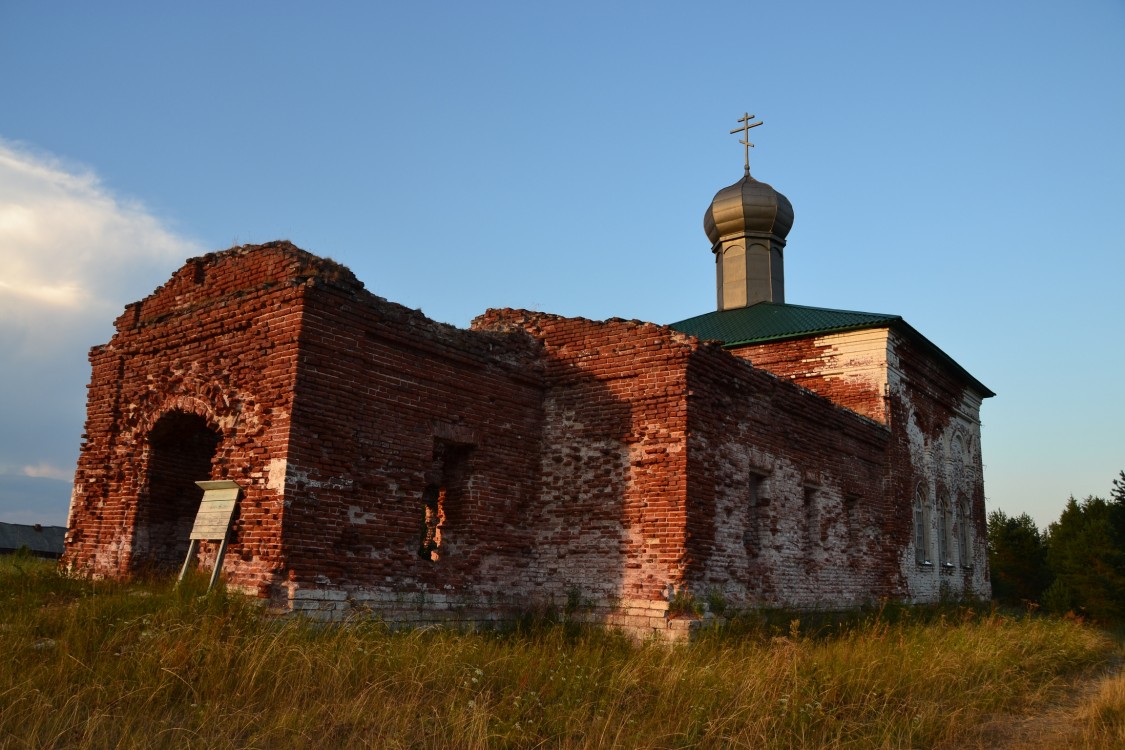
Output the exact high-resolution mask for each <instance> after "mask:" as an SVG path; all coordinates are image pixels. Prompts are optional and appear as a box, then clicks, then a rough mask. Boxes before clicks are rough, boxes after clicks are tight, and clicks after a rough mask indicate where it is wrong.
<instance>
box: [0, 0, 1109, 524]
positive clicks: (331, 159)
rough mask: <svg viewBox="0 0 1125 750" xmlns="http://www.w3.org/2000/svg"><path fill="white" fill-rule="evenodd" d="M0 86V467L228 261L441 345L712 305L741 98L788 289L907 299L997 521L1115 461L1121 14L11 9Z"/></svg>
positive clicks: (42, 441) (890, 301)
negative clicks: (134, 338) (204, 259)
mask: <svg viewBox="0 0 1125 750" xmlns="http://www.w3.org/2000/svg"><path fill="white" fill-rule="evenodd" d="M0 71H3V75H2V76H0V256H2V258H3V261H4V262H3V263H0V351H4V352H5V353H6V356H5V358H4V359H3V360H0V423H2V424H3V425H4V427H5V429H4V430H2V431H0V432H2V433H3V434H2V435H0V474H6V475H9V476H21V477H40V478H43V479H44V480H46V479H51V478H54V479H55V480H58V482H59V483H61V482H62V481H65V480H66V479H67V478H68V477H69V476H70V475H72V473H73V468H74V462H75V460H76V458H77V452H78V447H79V444H80V434H81V432H82V420H83V409H84V405H83V404H84V397H85V389H84V384H85V383H86V381H87V380H88V377H89V371H88V365H87V363H86V359H85V354H86V351H87V349H88V348H89V347H90V346H91V345H93V344H96V343H101V342H104V341H106V340H108V338H109V336H110V334H111V331H112V321H113V318H114V317H116V315H118V314H119V313H120V311H121V309H122V307H123V305H124V304H125V303H127V302H129V301H132V300H135V299H139V298H141V297H144V296H145V295H147V294H148V293H150V292H151V291H152V290H153V289H154V288H155V287H157V286H158V285H159V284H161V283H162V282H163V281H164V280H165V279H166V278H167V277H168V276H169V275H170V274H171V273H172V272H173V271H174V270H175V269H176V268H177V267H178V266H179V265H181V264H182V262H183V261H184V259H186V258H187V257H189V256H192V255H197V254H200V253H203V252H208V251H211V250H217V249H222V248H226V247H229V246H231V245H233V244H243V243H252V242H263V241H268V240H271V239H279V238H285V239H290V240H292V241H293V242H295V243H297V244H298V245H300V246H302V247H304V248H305V249H307V250H310V251H312V252H315V253H318V254H321V255H328V256H331V257H333V258H335V259H336V260H338V261H340V262H342V263H344V264H346V265H347V266H349V267H350V268H352V270H353V271H355V273H356V274H357V275H358V276H359V277H360V278H361V279H363V280H364V281H365V283H366V284H367V286H368V288H370V289H371V290H372V291H374V292H375V293H376V294H379V295H381V296H384V297H388V298H390V299H393V300H396V301H398V302H401V303H403V304H406V305H408V306H411V307H417V308H421V309H422V310H423V311H424V312H425V313H427V314H428V315H430V316H431V317H434V318H437V319H439V320H443V321H447V322H451V323H454V324H457V325H462V326H464V325H467V324H468V322H469V321H470V320H471V319H472V318H473V317H474V316H475V315H477V314H479V313H481V312H483V311H484V310H485V309H486V308H488V307H526V308H533V309H541V310H547V311H551V312H556V313H561V314H566V315H582V316H585V317H590V318H606V317H613V316H620V317H625V318H641V319H646V320H652V321H655V322H660V323H668V322H672V321H676V320H680V319H682V318H685V317H689V316H692V315H696V314H699V313H702V312H706V311H708V310H710V309H713V306H714V292H713V284H714V278H713V273H714V267H713V263H712V259H711V253H710V248H709V244H708V242H707V240H706V237H705V235H704V234H703V230H702V216H703V211H704V209H705V208H706V207H707V205H708V204H709V202H710V200H711V197H712V196H713V195H714V193H715V192H716V191H717V190H718V189H719V188H721V187H723V186H725V185H728V184H730V183H732V182H734V181H735V180H737V179H738V178H739V177H740V176H741V170H742V150H741V147H739V146H738V144H737V139H736V137H735V136H731V135H728V131H729V130H730V129H731V128H733V127H735V126H736V124H737V123H736V121H737V118H738V117H739V116H741V114H742V113H743V112H744V111H749V112H751V113H752V114H756V115H757V116H758V117H759V118H761V119H762V120H764V122H765V124H764V125H763V126H762V127H759V128H756V129H755V130H754V131H752V140H753V141H754V143H755V144H757V146H756V148H755V149H753V150H752V152H751V166H752V171H753V174H754V175H755V177H757V178H758V179H761V180H763V181H766V182H769V183H770V184H772V185H773V186H774V187H776V188H777V189H779V190H781V191H782V192H784V193H785V194H786V195H787V196H788V197H789V199H790V200H791V201H792V203H793V205H794V209H795V214H796V221H795V223H794V228H793V231H792V232H791V234H790V236H789V244H788V246H787V248H786V286H787V289H786V295H787V301H789V302H795V303H799V304H809V305H817V306H823V307H836V308H843V309H853V310H863V311H873V312H883V313H896V314H900V315H902V316H903V317H904V318H906V320H907V321H908V322H910V323H911V324H912V325H913V326H914V327H915V328H917V329H918V330H919V331H921V332H922V333H923V334H925V335H926V336H927V337H928V338H930V339H931V340H932V341H934V342H935V343H937V344H938V345H939V346H941V347H942V348H943V349H945V350H946V351H947V352H948V353H949V354H951V355H952V356H953V357H954V358H956V359H957V360H958V361H959V362H961V364H962V365H964V366H965V367H966V369H968V370H969V371H970V372H972V373H973V374H974V375H975V376H976V377H977V378H979V379H980V380H981V381H982V382H984V383H985V384H986V385H988V386H989V387H991V388H992V389H993V390H995V391H996V392H997V394H998V396H997V397H996V398H994V399H991V400H989V401H987V402H986V403H985V406H984V409H983V412H982V420H983V423H984V431H983V448H984V461H985V465H986V472H985V480H986V494H987V496H988V500H989V505H990V508H1000V509H1003V510H1005V511H1006V512H1008V513H1019V512H1024V511H1026V512H1029V513H1031V514H1032V515H1033V516H1034V517H1035V518H1036V520H1037V521H1038V522H1039V523H1040V524H1041V525H1045V524H1046V523H1048V522H1049V521H1052V520H1054V519H1055V518H1056V517H1057V516H1058V513H1059V511H1060V510H1061V508H1062V506H1063V503H1064V502H1065V500H1066V498H1067V497H1068V496H1069V495H1071V494H1074V495H1076V496H1079V497H1082V496H1085V495H1088V494H1100V495H1103V496H1104V495H1107V494H1108V492H1109V488H1110V483H1111V481H1112V479H1113V478H1114V477H1115V476H1116V475H1117V472H1118V470H1120V469H1122V468H1125V430H1123V425H1125V398H1123V396H1122V393H1121V387H1122V386H1121V384H1122V373H1123V372H1125V336H1123V332H1122V329H1123V324H1125V297H1123V294H1122V287H1123V279H1125V186H1123V179H1125V178H1123V175H1125V146H1123V144H1122V136H1121V131H1122V123H1125V85H1123V83H1122V71H1125V3H1122V2H1120V1H1119V0H1114V1H1110V0H1102V1H1100V2H1099V1H1098V0H1089V1H1083V2H1076V3H1072V4H1069V5H1065V6H1064V5H1061V4H1058V3H1043V2H996V3H979V2H973V3H969V2H959V1H953V2H946V3H941V4H934V3H928V4H922V3H899V2H875V3H872V2H866V3H864V2H860V3H848V4H843V3H830V2H793V3H758V2H745V0H744V1H743V2H737V3H695V4H686V3H660V2H646V3H637V2H617V3H596V4H595V3H586V2H572V3H565V4H557V3H555V4H541V3H526V2H525V3H479V4H467V3H443V2H415V3H409V4H407V3H364V4H360V3H354V4H353V3H322V4H320V5H318V6H316V7H313V6H312V5H311V4H297V3H284V2H280V3H279V2H272V3H257V2H241V3H211V2H202V3H194V4H178V5H175V6H172V5H169V4H153V3H118V2H106V3H99V4H84V3H83V4H80V3H57V4H50V3H42V2H24V1H23V0H5V2H3V3H2V4H0ZM59 514H60V511H58V510H57V509H54V510H50V509H47V508H46V507H44V508H41V509H39V508H35V507H22V508H21V507H14V506H12V505H11V504H9V505H8V506H6V507H0V520H28V519H31V518H32V517H36V518H39V517H41V518H42V520H44V521H46V522H62V521H64V520H65V516H64V517H62V518H60V517H59Z"/></svg>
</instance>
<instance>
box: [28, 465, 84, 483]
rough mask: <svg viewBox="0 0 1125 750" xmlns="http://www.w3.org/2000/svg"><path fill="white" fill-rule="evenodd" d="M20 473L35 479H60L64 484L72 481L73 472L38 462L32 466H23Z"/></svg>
mask: <svg viewBox="0 0 1125 750" xmlns="http://www.w3.org/2000/svg"><path fill="white" fill-rule="evenodd" d="M20 473H21V474H23V475H24V476H25V477H35V478H36V479H62V480H63V481H66V482H69V481H70V480H72V479H74V471H73V470H70V469H60V468H59V467H58V466H55V465H53V464H49V463H47V462H46V461H40V462H39V463H37V464H35V465H34V466H25V467H23V471H21V472H20Z"/></svg>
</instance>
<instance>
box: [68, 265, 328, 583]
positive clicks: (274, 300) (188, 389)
mask: <svg viewBox="0 0 1125 750" xmlns="http://www.w3.org/2000/svg"><path fill="white" fill-rule="evenodd" d="M325 272H329V273H338V272H340V267H339V266H336V264H333V263H331V262H330V261H323V260H321V259H319V258H316V257H315V256H312V255H309V254H308V253H304V252H303V251H299V250H297V249H296V248H294V247H292V246H291V245H289V244H288V243H272V244H270V245H267V246H263V247H243V248H233V249H231V250H228V251H226V252H223V253H216V254H212V255H208V256H205V257H202V258H194V259H192V260H190V261H188V263H187V265H185V266H184V267H183V268H181V269H180V270H179V271H178V272H176V274H175V275H174V276H173V277H172V278H171V279H170V280H169V281H168V282H167V283H166V284H164V285H163V286H162V287H161V288H160V289H158V290H156V291H155V292H154V293H153V294H152V295H151V296H149V297H148V298H146V299H145V300H144V301H142V302H138V303H134V304H131V305H129V306H127V307H126V309H125V312H124V314H123V315H121V316H120V317H119V318H118V319H117V321H116V329H117V330H116V333H115V334H114V336H113V338H112V339H111V340H110V342H109V343H107V344H105V345H103V346H97V347H94V348H93V349H92V350H91V352H90V362H91V365H92V371H93V372H92V378H91V383H90V386H89V395H88V412H87V420H86V428H85V434H84V436H83V437H84V442H83V445H82V449H81V453H80V456H79V461H78V469H77V472H76V475H75V488H74V495H73V498H72V502H71V511H70V519H69V522H68V527H69V531H68V532H67V544H66V553H65V555H64V558H63V564H64V565H65V566H66V567H67V568H69V569H71V570H75V571H82V572H85V573H88V574H93V575H99V576H122V575H129V574H132V573H134V572H137V571H139V570H144V569H146V568H149V567H157V568H161V569H168V568H169V567H172V566H174V564H175V563H176V562H180V561H177V560H176V559H175V558H176V557H178V556H179V555H180V553H181V552H183V551H186V535H187V530H189V529H190V525H191V521H192V518H193V517H194V509H195V507H197V506H198V499H199V496H200V495H201V492H200V491H199V490H198V489H197V488H195V487H194V486H193V485H192V484H191V483H192V481H194V480H196V479H208V478H210V479H220V478H222V479H233V480H235V481H237V482H239V484H240V485H242V486H243V487H244V489H245V496H244V498H243V500H242V503H241V510H240V517H239V519H238V521H237V522H236V524H235V529H234V535H233V541H234V544H233V547H232V554H231V555H230V556H229V557H228V558H227V561H226V563H225V569H226V572H227V578H228V580H229V581H230V582H231V583H232V584H234V585H235V586H238V587H243V588H245V589H247V590H251V591H255V592H258V593H263V592H265V591H266V590H267V589H268V587H269V584H270V583H271V582H272V581H273V580H274V579H275V577H276V576H277V575H278V573H279V572H280V560H281V526H280V521H281V516H282V513H283V509H282V502H281V499H282V497H281V493H282V486H281V484H279V483H278V482H276V481H272V480H276V479H277V477H276V475H274V476H272V477H271V474H270V469H271V461H272V460H274V459H278V458H280V459H284V456H285V451H286V444H287V440H288V433H289V427H290V411H291V406H292V394H293V382H294V379H295V375H296V368H297V340H298V334H299V321H300V311H299V308H300V299H301V296H302V294H303V284H304V280H305V279H306V278H307V277H309V276H312V275H316V274H318V273H325ZM150 438H152V439H150ZM208 443H210V444H211V448H210V449H208V448H207V447H206V446H207V444H208ZM191 446H195V447H194V448H193V447H191ZM200 446H202V448H201V447H200ZM208 450H210V451H212V452H213V455H212V456H207V455H206V453H207V452H208ZM200 451H202V453H200ZM189 454H190V455H194V456H195V457H194V458H183V457H184V456H185V455H189ZM178 466H179V467H180V468H177V467H178ZM201 471H202V472H203V475H202V476H199V475H198V472H201ZM185 472H187V473H185ZM189 493H190V495H191V497H190V499H185V497H186V496H187V495H188V494H189ZM169 507H173V508H176V511H175V512H174V513H169V512H168V508H169ZM172 537H174V538H172ZM204 558H206V555H204Z"/></svg>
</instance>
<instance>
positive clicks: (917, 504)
mask: <svg viewBox="0 0 1125 750" xmlns="http://www.w3.org/2000/svg"><path fill="white" fill-rule="evenodd" d="M914 561H915V562H916V563H918V564H919V565H930V564H931V563H930V500H929V497H927V495H926V489H925V488H924V487H922V486H921V485H919V486H918V489H917V491H916V492H915V493H914Z"/></svg>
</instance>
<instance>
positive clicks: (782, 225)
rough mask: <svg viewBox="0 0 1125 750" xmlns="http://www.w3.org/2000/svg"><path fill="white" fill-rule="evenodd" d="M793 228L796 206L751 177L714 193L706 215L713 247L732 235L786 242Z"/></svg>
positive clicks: (706, 223)
mask: <svg viewBox="0 0 1125 750" xmlns="http://www.w3.org/2000/svg"><path fill="white" fill-rule="evenodd" d="M792 228H793V204H791V203H790V202H789V199H788V198H786V197H785V196H784V195H782V194H781V193H779V192H777V191H776V190H774V189H773V188H772V187H770V186H769V185H767V184H766V183H764V182H758V181H757V180H755V179H754V178H753V177H751V176H750V175H749V174H747V175H746V176H745V177H743V178H742V179H741V180H739V181H738V182H736V183H734V184H733V185H730V186H729V187H725V188H723V189H722V190H720V191H719V192H717V193H715V198H714V200H712V201H711V205H710V206H709V207H708V209H707V213H706V214H704V215H703V229H704V231H706V232H707V237H708V239H710V240H711V246H712V247H717V246H718V245H719V240H720V238H722V237H730V236H732V235H760V236H766V237H768V236H773V237H776V238H777V239H779V240H782V241H784V240H785V237H786V235H788V234H789V230H790V229H792Z"/></svg>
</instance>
